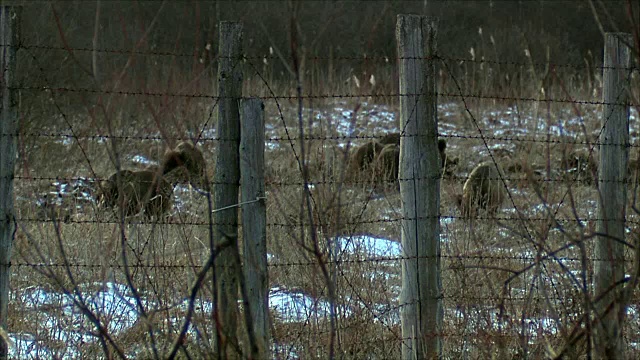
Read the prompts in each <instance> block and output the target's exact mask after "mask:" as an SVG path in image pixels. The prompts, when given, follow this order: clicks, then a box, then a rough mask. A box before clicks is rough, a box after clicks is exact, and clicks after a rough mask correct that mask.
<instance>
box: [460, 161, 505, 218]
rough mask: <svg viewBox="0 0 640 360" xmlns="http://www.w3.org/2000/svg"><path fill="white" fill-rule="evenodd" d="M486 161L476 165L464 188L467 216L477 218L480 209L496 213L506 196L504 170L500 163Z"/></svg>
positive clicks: (462, 202) (462, 204)
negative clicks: (503, 181)
mask: <svg viewBox="0 0 640 360" xmlns="http://www.w3.org/2000/svg"><path fill="white" fill-rule="evenodd" d="M496 166H497V165H496V164H494V163H493V162H492V161H485V162H483V163H480V164H479V165H478V166H476V167H475V168H474V169H473V171H471V174H469V178H468V179H467V181H466V182H465V183H464V187H463V189H462V198H461V204H460V205H461V208H462V215H463V216H464V217H465V218H475V217H477V216H478V210H479V209H483V210H486V211H487V214H488V215H495V214H496V212H497V211H498V209H500V207H501V206H502V203H503V201H504V199H505V197H506V190H505V188H504V184H503V183H502V179H504V175H503V174H504V172H503V171H502V169H501V168H500V167H499V165H498V166H497V167H496Z"/></svg>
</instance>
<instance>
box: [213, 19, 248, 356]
mask: <svg viewBox="0 0 640 360" xmlns="http://www.w3.org/2000/svg"><path fill="white" fill-rule="evenodd" d="M218 57H219V58H218V96H219V97H220V99H219V101H218V129H217V135H218V139H219V144H218V151H217V153H216V172H215V175H214V183H215V184H214V196H213V198H214V204H215V207H216V209H222V208H225V207H229V208H227V209H224V210H220V211H216V213H215V214H214V217H213V221H214V226H215V227H214V236H215V238H216V239H217V241H218V242H222V241H225V240H226V238H227V237H228V238H229V240H231V242H232V243H231V246H229V247H226V248H225V249H223V250H222V251H221V253H220V254H219V255H218V256H217V258H216V262H215V267H214V271H215V273H216V276H215V278H216V282H217V284H215V286H216V289H217V308H216V309H214V312H215V313H217V314H218V316H217V317H216V316H215V315H214V321H216V320H217V321H218V324H217V327H216V329H217V331H219V333H218V334H217V335H218V336H217V341H216V342H217V344H216V346H217V351H218V356H219V357H220V358H222V359H227V358H237V356H236V351H235V350H233V349H234V346H237V344H238V337H237V327H238V321H237V317H238V315H237V313H238V279H239V278H240V276H241V274H240V271H239V270H240V267H239V264H236V259H237V256H235V254H234V252H237V251H238V208H237V206H236V205H237V204H238V190H239V184H240V155H239V144H240V112H239V109H238V105H239V104H238V102H239V100H240V98H241V97H242V24H241V23H239V22H229V21H222V22H220V45H219V48H218Z"/></svg>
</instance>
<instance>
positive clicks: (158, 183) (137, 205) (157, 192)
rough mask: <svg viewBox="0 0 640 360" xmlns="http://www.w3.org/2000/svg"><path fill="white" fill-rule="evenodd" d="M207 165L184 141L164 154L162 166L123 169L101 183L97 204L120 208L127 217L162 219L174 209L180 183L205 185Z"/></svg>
mask: <svg viewBox="0 0 640 360" xmlns="http://www.w3.org/2000/svg"><path fill="white" fill-rule="evenodd" d="M205 174H206V164H205V162H204V156H203V155H202V152H201V151H200V150H199V149H197V148H196V147H195V146H193V145H192V144H190V143H186V142H181V143H179V144H178V145H177V146H176V147H175V148H174V149H172V150H168V151H167V152H166V153H165V156H164V159H163V161H162V163H161V166H159V167H158V166H152V167H149V168H147V169H145V170H137V171H133V170H126V169H123V170H120V171H119V172H116V173H114V174H113V175H111V176H110V177H109V178H108V179H107V180H105V181H103V182H102V183H101V190H100V191H99V194H98V202H100V203H101V204H102V205H103V206H105V207H112V208H115V207H118V208H120V209H121V210H122V211H123V215H124V216H125V217H128V216H133V215H137V214H138V213H140V212H141V211H142V212H143V213H144V214H145V216H146V217H148V218H151V217H154V216H155V217H156V218H158V217H160V216H162V215H163V214H165V213H166V212H167V211H168V210H169V209H170V208H171V204H172V202H171V200H172V197H173V187H174V186H175V184H177V183H179V182H185V181H188V182H191V183H192V184H197V186H202V185H203V184H205V181H204V178H205Z"/></svg>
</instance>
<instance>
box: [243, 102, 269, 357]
mask: <svg viewBox="0 0 640 360" xmlns="http://www.w3.org/2000/svg"><path fill="white" fill-rule="evenodd" d="M240 120H241V121H242V126H241V131H240V133H241V137H240V184H241V186H240V189H241V191H240V195H241V201H242V241H243V244H244V252H243V256H244V267H243V270H244V281H245V286H246V293H245V294H243V295H246V298H245V299H244V300H245V301H247V302H248V306H247V307H246V308H247V309H249V310H250V314H251V318H252V321H251V322H250V323H248V326H252V327H253V328H252V329H247V330H248V331H252V330H253V334H254V337H255V340H256V344H257V348H258V354H254V356H255V357H256V358H258V359H267V358H269V352H268V351H269V298H268V296H269V288H268V286H269V283H268V275H267V207H266V203H265V198H264V196H265V190H264V181H265V180H264V140H265V138H264V131H265V128H264V104H263V103H262V100H260V99H256V98H252V99H246V100H243V101H242V102H241V106H240Z"/></svg>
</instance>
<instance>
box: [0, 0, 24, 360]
mask: <svg viewBox="0 0 640 360" xmlns="http://www.w3.org/2000/svg"><path fill="white" fill-rule="evenodd" d="M19 26H20V8H19V7H14V6H1V7H0V45H1V49H2V58H1V59H0V68H1V69H2V77H1V78H0V83H1V84H2V114H1V115H0V327H2V330H3V331H4V332H5V334H6V332H7V317H8V305H9V275H10V271H11V265H10V264H11V251H12V247H13V236H14V235H15V234H14V233H15V230H16V229H15V224H14V219H13V213H14V210H13V176H14V166H15V160H16V149H15V148H16V138H17V133H18V110H17V101H16V99H17V95H16V91H15V90H13V88H14V87H15V78H16V76H15V69H16V52H17V46H18V44H19V36H20V34H19ZM8 355H9V347H8V344H7V342H6V338H5V336H1V337H0V359H6V358H7V357H8Z"/></svg>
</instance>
